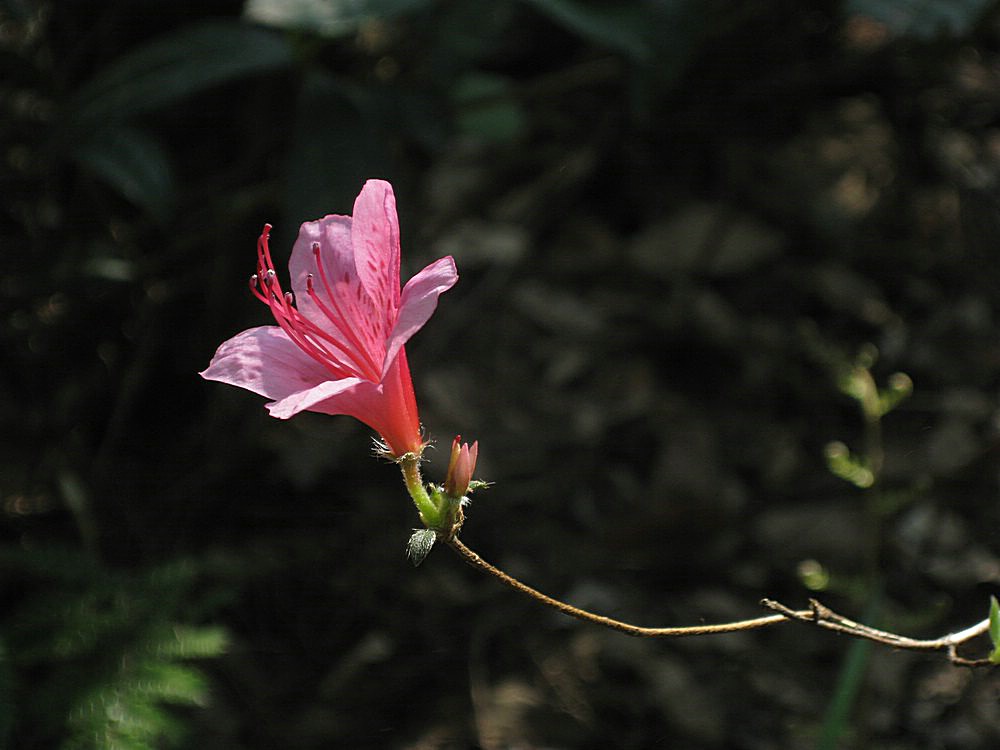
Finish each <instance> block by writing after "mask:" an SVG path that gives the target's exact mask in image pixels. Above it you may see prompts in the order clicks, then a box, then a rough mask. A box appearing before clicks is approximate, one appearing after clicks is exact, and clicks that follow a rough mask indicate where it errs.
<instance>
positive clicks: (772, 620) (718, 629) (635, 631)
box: [442, 536, 812, 638]
mask: <svg viewBox="0 0 1000 750" xmlns="http://www.w3.org/2000/svg"><path fill="white" fill-rule="evenodd" d="M442 540H443V541H444V542H445V543H446V544H447V545H448V546H449V547H451V548H452V549H453V550H455V551H456V552H457V553H458V554H459V555H460V556H461V557H462V559H464V560H465V561H466V562H467V563H469V564H470V565H472V566H473V567H476V568H479V569H480V570H482V571H484V572H486V573H489V574H490V575H491V576H493V577H494V578H496V579H497V580H499V581H501V582H502V583H504V584H506V585H507V586H510V587H511V588H512V589H514V590H515V591H519V592H520V593H522V594H527V595H528V596H530V597H531V598H532V599H534V600H536V601H538V602H541V603H542V604H544V605H546V606H547V607H552V608H553V609H557V610H559V611H560V612H562V613H563V614H566V615H569V616H570V617H575V618H577V619H578V620H584V621H586V622H592V623H594V624H596V625H603V626H604V627H606V628H611V629H612V630H617V631H619V632H621V633H625V634H627V635H634V636H637V637H642V638H680V637H684V636H689V635H710V634H713V633H737V632H740V631H743V630H756V629H757V628H765V627H768V626H770V625H778V624H779V623H782V622H788V620H789V619H799V618H789V617H788V616H787V615H786V614H785V613H784V612H782V613H781V614H774V615H767V616H764V617H755V618H753V619H750V620H739V621H737V622H727V623H722V624H718V625H688V626H684V627H676V628H645V627H642V626H639V625H632V624H630V623H627V622H622V621H621V620H615V619H612V618H610V617H605V616H604V615H598V614H594V613H593V612H588V611H587V610H585V609H580V608H579V607H574V606H573V605H572V604H567V603H566V602H564V601H560V600H559V599H553V598H552V597H551V596H548V595H546V594H543V593H542V592H541V591H538V590H536V589H533V588H531V586H528V585H527V584H524V583H521V582H520V581H519V580H517V579H516V578H514V577H513V576H510V575H508V574H507V573H504V572H503V571H502V570H500V568H497V567H495V566H493V565H490V563H488V562H486V561H485V560H484V559H483V558H481V557H480V556H479V555H478V554H476V553H475V552H473V551H472V550H471V549H469V548H468V547H466V546H465V545H464V544H463V543H462V542H461V541H460V540H459V538H458V537H457V536H452V537H451V538H447V537H442ZM795 614H797V615H801V616H802V618H808V617H810V616H811V615H812V611H811V610H805V611H803V612H797V613H795Z"/></svg>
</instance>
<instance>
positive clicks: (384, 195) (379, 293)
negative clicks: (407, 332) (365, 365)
mask: <svg viewBox="0 0 1000 750" xmlns="http://www.w3.org/2000/svg"><path fill="white" fill-rule="evenodd" d="M352 220H353V221H352V225H351V240H352V243H353V245H354V265H355V267H356V268H357V272H358V278H360V279H361V284H362V286H363V287H364V288H365V291H367V292H368V296H369V297H371V299H372V302H373V303H374V305H375V310H376V314H381V315H383V316H384V318H383V320H385V321H386V323H387V324H388V325H391V321H392V320H393V319H394V318H395V314H396V310H398V309H399V219H398V218H397V216H396V196H395V195H393V192H392V185H390V184H389V183H388V182H385V181H384V180H368V182H366V183H365V186H364V187H363V188H362V189H361V193H360V195H358V198H357V200H356V201H355V202H354V215H353V217H352ZM388 325H386V328H387V327H388Z"/></svg>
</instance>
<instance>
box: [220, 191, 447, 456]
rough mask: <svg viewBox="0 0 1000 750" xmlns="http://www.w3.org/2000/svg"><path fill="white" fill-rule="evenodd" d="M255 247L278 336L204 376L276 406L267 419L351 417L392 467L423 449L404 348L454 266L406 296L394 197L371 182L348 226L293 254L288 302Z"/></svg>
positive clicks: (260, 289)
mask: <svg viewBox="0 0 1000 750" xmlns="http://www.w3.org/2000/svg"><path fill="white" fill-rule="evenodd" d="M270 229H271V227H270V225H265V226H264V231H263V232H262V233H261V235H260V239H259V240H258V241H257V273H256V274H254V275H253V276H252V277H251V279H250V288H251V290H252V291H253V293H254V295H255V296H256V297H257V298H258V299H260V300H261V301H262V302H264V303H265V304H266V305H267V306H268V307H270V308H271V312H272V313H273V315H274V319H275V321H276V322H277V323H278V325H276V326H260V327H258V328H251V329H249V330H246V331H243V332H242V333H239V334H237V335H236V336H234V337H233V338H231V339H229V340H228V341H226V342H224V343H223V344H222V346H220V347H219V349H218V351H217V352H216V353H215V356H214V357H212V361H211V363H210V364H209V366H208V369H206V370H205V371H204V372H202V373H201V376H202V377H203V378H205V379H207V380H218V381H219V382H222V383H229V384H230V385H237V386H240V387H241V388H246V389H247V390H250V391H253V392H254V393H257V394H260V395H261V396H265V397H267V398H269V399H272V401H271V403H269V404H267V409H268V411H269V412H270V414H271V416H273V417H278V418H280V419H288V418H289V417H291V416H293V415H295V414H298V413H299V412H300V411H315V412H320V413H323V414H347V415H349V416H352V417H354V418H356V419H359V420H361V421H362V422H364V423H365V424H367V425H368V426H369V427H371V428H372V429H374V430H375V431H376V432H378V433H379V434H380V435H381V436H382V439H383V440H384V441H385V443H386V446H387V447H388V449H389V452H390V453H391V454H392V455H393V456H397V457H399V456H402V455H403V454H405V453H411V452H412V453H417V454H419V453H420V452H421V450H422V449H423V439H422V437H421V434H420V419H419V417H418V414H417V402H416V397H415V396H414V393H413V383H412V381H411V380H410V369H409V366H408V365H407V363H406V352H405V351H404V349H403V345H404V344H405V343H406V342H407V341H408V340H409V339H410V337H411V336H413V334H415V333H416V332H417V331H419V330H420V329H421V328H422V327H423V325H424V323H426V322H427V320H428V319H429V318H430V316H431V314H432V313H433V312H434V309H435V308H436V307H437V300H438V296H439V295H440V294H441V293H442V292H445V291H447V290H448V289H450V288H451V287H452V286H453V285H454V284H455V282H456V281H457V280H458V273H457V271H456V269H455V261H454V260H453V259H452V258H451V257H450V256H449V257H446V258H441V259H440V260H437V261H435V262H434V263H431V264H430V265H429V266H427V267H426V268H424V270H422V271H421V272H420V273H418V274H417V275H416V276H414V277H413V278H412V279H410V280H409V281H408V282H407V283H406V286H405V287H403V289H402V292H400V288H399V221H398V219H397V217H396V199H395V196H394V195H393V192H392V186H391V185H390V184H389V183H388V182H384V181H382V180H369V181H368V182H366V183H365V186H364V187H363V188H362V190H361V194H360V195H359V196H358V198H357V200H356V201H355V202H354V215H353V217H352V216H325V217H324V218H322V219H320V220H318V221H310V222H306V223H305V224H303V225H302V227H301V228H300V229H299V237H298V239H297V240H296V241H295V245H294V247H293V248H292V255H291V259H290V260H289V264H288V269H289V272H290V275H291V291H290V292H285V291H283V290H282V287H281V283H280V282H279V281H278V276H277V274H276V273H275V270H274V264H273V263H272V261H271V252H270V249H269V247H268V234H269V232H270Z"/></svg>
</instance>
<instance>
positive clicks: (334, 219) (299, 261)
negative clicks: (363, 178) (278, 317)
mask: <svg viewBox="0 0 1000 750" xmlns="http://www.w3.org/2000/svg"><path fill="white" fill-rule="evenodd" d="M316 243H318V244H319V246H320V253H321V259H322V262H323V268H324V270H325V271H326V274H327V277H328V278H329V280H330V282H331V283H335V282H337V281H343V280H344V279H345V278H346V279H347V282H348V284H349V285H353V284H358V285H360V284H361V282H360V280H359V279H358V278H357V271H355V270H354V248H353V247H352V246H351V217H350V216H338V215H336V214H332V215H330V216H324V217H323V218H322V219H317V220H316V221H307V222H305V223H304V224H302V226H300V227H299V236H298V238H297V239H296V240H295V244H294V245H293V246H292V255H291V257H290V258H289V260H288V271H289V274H290V276H291V289H292V291H293V292H295V306H296V307H298V308H299V311H300V312H301V313H302V314H303V315H305V316H306V317H307V318H309V319H310V320H311V321H312V322H314V323H316V324H317V325H324V323H325V318H324V316H323V313H321V312H320V311H319V310H318V309H317V308H316V305H315V304H314V303H313V301H312V300H311V299H310V298H309V295H308V293H307V291H306V279H307V278H308V277H309V276H310V275H312V276H313V283H314V284H315V286H316V290H317V291H321V290H322V282H321V281H320V278H319V272H318V268H317V266H316V256H315V255H314V254H313V245H314V244H316ZM352 296H353V295H352ZM325 328H326V326H325V325H324V330H325Z"/></svg>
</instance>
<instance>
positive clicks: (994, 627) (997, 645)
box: [990, 596, 1000, 664]
mask: <svg viewBox="0 0 1000 750" xmlns="http://www.w3.org/2000/svg"><path fill="white" fill-rule="evenodd" d="M990 640H991V641H992V642H993V653H992V654H990V661H991V662H993V663H994V664H1000V603H997V598H996V597H995V596H991V597H990Z"/></svg>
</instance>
